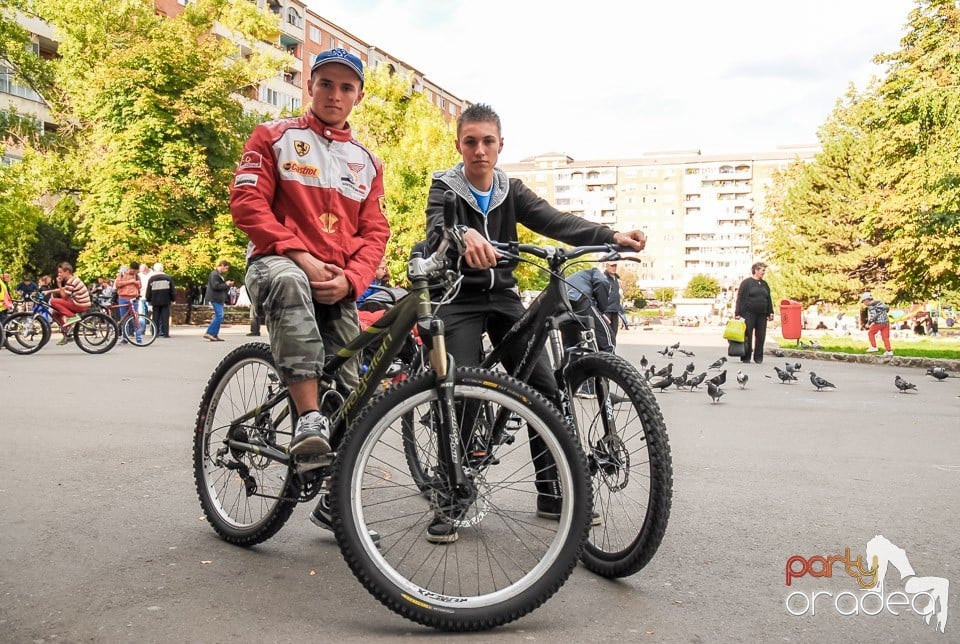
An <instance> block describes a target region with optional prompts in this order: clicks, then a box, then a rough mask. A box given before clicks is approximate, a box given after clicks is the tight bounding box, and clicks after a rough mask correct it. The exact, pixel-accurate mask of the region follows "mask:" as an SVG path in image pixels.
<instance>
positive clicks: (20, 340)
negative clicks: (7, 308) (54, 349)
mask: <svg viewBox="0 0 960 644" xmlns="http://www.w3.org/2000/svg"><path fill="white" fill-rule="evenodd" d="M3 329H4V331H5V332H6V338H5V339H4V346H5V347H7V349H9V350H10V351H11V352H13V353H16V354H19V355H22V356H24V355H28V354H31V353H36V352H37V351H39V350H40V349H41V347H43V345H45V344H46V343H47V342H48V341H49V340H50V325H49V324H47V322H46V320H44V319H43V318H42V317H40V316H39V315H35V314H33V313H28V312H20V313H14V314H13V315H11V316H10V317H8V318H7V321H6V322H5V323H4V325H3Z"/></svg>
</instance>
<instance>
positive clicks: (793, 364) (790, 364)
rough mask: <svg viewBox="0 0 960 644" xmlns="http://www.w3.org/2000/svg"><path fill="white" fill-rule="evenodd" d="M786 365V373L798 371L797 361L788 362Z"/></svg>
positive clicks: (798, 364)
mask: <svg viewBox="0 0 960 644" xmlns="http://www.w3.org/2000/svg"><path fill="white" fill-rule="evenodd" d="M786 367H787V373H789V374H794V373H796V372H798V371H800V363H799V362H788V363H786Z"/></svg>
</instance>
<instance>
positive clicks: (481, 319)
mask: <svg viewBox="0 0 960 644" xmlns="http://www.w3.org/2000/svg"><path fill="white" fill-rule="evenodd" d="M523 312H524V308H523V304H521V303H520V296H519V295H517V294H516V293H514V292H512V291H501V292H498V293H465V294H464V293H461V295H460V296H459V297H457V299H456V300H454V301H453V302H451V303H450V304H446V305H444V306H443V307H441V308H440V311H439V316H440V318H441V319H442V320H443V325H444V332H445V334H446V343H447V352H448V353H449V354H450V355H452V356H453V359H454V360H455V361H456V365H457V366H458V367H470V366H476V365H478V364H480V347H481V336H482V335H483V333H484V331H486V333H487V335H488V336H489V338H490V342H491V343H493V346H494V347H497V346H499V345H500V341H501V340H502V339H503V336H504V335H506V333H507V331H509V330H510V327H511V326H513V324H514V323H515V322H516V321H517V320H519V319H520V316H521V315H523ZM522 340H523V338H521V342H517V343H515V344H514V346H509V347H505V350H504V352H503V354H502V355H503V366H504V367H506V368H507V371H509V372H511V373H512V372H513V369H514V367H515V366H516V364H517V362H518V359H519V358H520V357H521V356H522V355H523V351H524V347H523V342H522ZM527 384H529V385H530V386H531V387H533V388H534V389H536V390H537V391H539V392H540V393H541V394H543V395H544V396H546V398H547V400H549V401H550V402H552V403H553V404H554V405H557V403H558V400H557V396H556V389H557V381H556V380H555V379H554V377H553V371H552V370H551V369H550V362H549V360H548V358H547V355H546V353H541V354H540V358H539V360H538V361H537V363H536V366H535V367H534V370H533V373H532V374H531V375H530V378H529V380H527ZM530 453H531V456H532V457H533V463H534V467H535V468H536V470H537V475H536V479H537V491H538V492H540V493H541V494H544V495H547V496H556V495H558V494H559V489H558V486H557V475H556V467H555V466H554V463H553V458H552V457H551V456H550V454H549V453H547V452H545V451H544V446H543V442H542V441H541V440H540V438H539V437H537V436H534V435H533V434H531V436H530Z"/></svg>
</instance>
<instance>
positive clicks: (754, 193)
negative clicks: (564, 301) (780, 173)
mask: <svg viewBox="0 0 960 644" xmlns="http://www.w3.org/2000/svg"><path fill="white" fill-rule="evenodd" d="M816 152H817V148H816V147H815V146H789V147H783V148H777V149H775V150H770V151H765V152H756V153H732V154H711V155H704V154H701V152H700V151H699V150H679V151H669V152H654V153H649V154H645V155H643V156H641V157H640V158H636V159H613V160H601V161H575V160H573V159H572V158H570V157H568V156H566V155H564V154H562V153H555V152H554V153H547V154H543V155H537V156H535V157H531V158H528V159H524V160H523V161H521V162H519V163H512V164H501V168H502V169H503V170H504V172H506V173H507V174H508V175H509V176H511V177H517V178H520V179H522V180H523V181H524V183H526V184H527V185H528V186H529V187H530V188H531V189H532V190H534V191H535V192H536V193H537V194H539V195H540V196H542V197H543V198H545V199H546V200H547V201H549V202H550V203H552V204H554V205H556V207H557V208H559V209H561V210H566V211H569V212H572V213H573V214H575V215H578V216H581V217H583V218H585V219H588V220H590V221H595V222H597V223H602V224H606V225H608V226H611V227H614V228H617V229H619V230H634V229H639V230H642V231H644V233H645V234H646V235H647V248H646V250H645V251H644V252H643V253H642V255H641V261H640V262H639V263H633V262H627V263H624V264H622V265H621V270H632V271H634V272H636V274H637V277H638V280H639V284H640V286H641V287H642V288H645V289H654V288H663V287H668V288H675V289H678V291H679V290H680V289H683V288H685V287H686V285H687V284H688V283H689V281H690V278H692V277H693V276H694V275H697V274H701V273H702V274H706V275H709V276H711V277H713V278H715V279H716V280H717V281H718V282H719V283H720V285H721V286H722V287H724V288H736V286H737V285H738V284H739V283H740V281H741V280H742V279H743V278H744V277H746V276H748V275H749V274H750V265H751V264H753V262H754V261H756V259H755V257H756V251H757V248H756V246H755V240H756V235H755V230H754V223H755V221H756V219H757V218H758V217H761V216H762V214H763V203H764V195H765V192H766V190H767V188H768V187H769V186H770V185H771V183H772V181H773V175H774V173H775V172H776V171H777V170H780V169H784V168H786V167H787V166H788V165H789V164H790V163H791V162H793V161H794V160H797V159H799V160H809V159H812V158H813V156H814V154H816Z"/></svg>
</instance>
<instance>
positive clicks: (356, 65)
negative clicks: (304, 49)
mask: <svg viewBox="0 0 960 644" xmlns="http://www.w3.org/2000/svg"><path fill="white" fill-rule="evenodd" d="M327 63H339V64H341V65H346V66H347V67H349V68H350V69H352V70H353V71H354V73H356V75H357V76H358V77H359V78H360V85H361V86H363V61H361V60H360V57H359V56H355V55H353V54H351V53H350V52H349V51H347V50H346V49H340V48H339V47H338V48H337V49H328V50H327V51H324V52H320V53H319V54H317V57H316V59H314V61H313V67H311V68H310V73H311V74H312V73H313V72H315V71H317V68H319V67H321V66H323V65H326V64H327Z"/></svg>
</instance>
